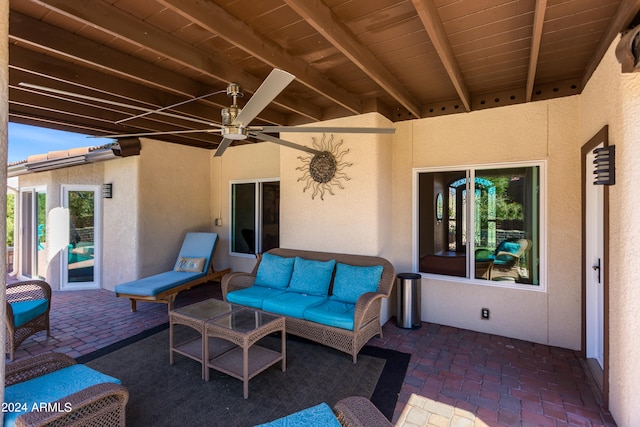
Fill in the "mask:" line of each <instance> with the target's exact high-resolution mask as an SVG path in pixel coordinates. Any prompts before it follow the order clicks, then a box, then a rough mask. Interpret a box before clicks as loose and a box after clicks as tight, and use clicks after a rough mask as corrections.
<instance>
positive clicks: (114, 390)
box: [5, 353, 129, 427]
mask: <svg viewBox="0 0 640 427" xmlns="http://www.w3.org/2000/svg"><path fill="white" fill-rule="evenodd" d="M75 364H76V361H75V360H74V359H73V358H72V357H70V356H67V355H65V354H61V353H46V354H41V355H38V356H34V357H31V358H28V359H23V360H19V361H17V362H14V363H10V364H8V365H7V367H6V375H5V390H7V388H8V387H10V386H12V385H14V384H18V383H21V382H24V381H28V380H31V379H34V378H37V377H41V376H43V375H47V374H50V373H52V372H55V371H58V370H60V369H63V368H66V367H69V366H72V365H75ZM128 400H129V392H128V391H127V389H126V388H125V387H124V386H122V385H120V384H115V383H111V382H105V383H101V384H96V385H92V386H90V387H87V388H85V389H83V390H81V391H79V392H76V393H73V394H71V395H69V396H67V397H65V398H62V399H60V400H58V401H56V402H49V403H50V405H51V407H52V408H65V409H64V410H62V411H59V412H58V411H56V412H47V411H35V412H27V413H24V414H22V415H20V416H19V417H18V418H17V419H16V422H15V425H16V426H17V427H19V426H45V425H46V426H88V427H94V426H95V427H107V426H108V427H113V426H124V425H125V407H126V405H127V402H128ZM66 408H71V409H70V410H68V411H67V409H66Z"/></svg>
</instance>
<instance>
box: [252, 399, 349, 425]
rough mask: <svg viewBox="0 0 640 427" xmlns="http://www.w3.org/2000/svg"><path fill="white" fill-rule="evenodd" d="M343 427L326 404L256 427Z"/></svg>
mask: <svg viewBox="0 0 640 427" xmlns="http://www.w3.org/2000/svg"><path fill="white" fill-rule="evenodd" d="M309 426H314V427H342V426H341V424H340V422H339V421H338V418H336V416H335V415H334V413H333V411H332V410H331V408H330V407H329V405H327V404H326V403H324V402H323V403H320V404H319V405H316V406H312V407H311V408H307V409H303V410H302V411H298V412H294V413H293V414H291V415H287V416H286V417H282V418H278V419H277V420H274V421H271V422H270V423H266V424H260V425H259V426H256V427H309Z"/></svg>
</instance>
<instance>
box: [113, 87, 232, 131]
mask: <svg viewBox="0 0 640 427" xmlns="http://www.w3.org/2000/svg"><path fill="white" fill-rule="evenodd" d="M220 93H226V89H225V90H218V91H215V92H211V93H208V94H206V95H201V96H197V97H195V98H191V99H187V100H185V101H182V102H177V103H175V104H171V105H167V106H166V107H162V108H158V109H157V110H149V111H147V112H145V113H140V114H137V115H135V116H131V117H127V118H124V119H121V120H117V121H116V122H115V123H116V124H118V125H119V124H120V123H124V122H128V121H129V120H133V119H139V118H140V117H144V116H148V115H149V114H158V113H160V112H162V111H164V110H170V109H172V108H175V107H179V106H181V105H184V104H188V103H190V102H193V101H198V100H199V99H204V98H208V97H210V96H212V95H218V94H220Z"/></svg>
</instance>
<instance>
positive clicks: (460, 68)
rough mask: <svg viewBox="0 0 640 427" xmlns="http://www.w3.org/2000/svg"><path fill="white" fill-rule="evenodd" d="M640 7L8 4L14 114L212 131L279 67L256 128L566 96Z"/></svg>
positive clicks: (623, 0) (46, 0)
mask: <svg viewBox="0 0 640 427" xmlns="http://www.w3.org/2000/svg"><path fill="white" fill-rule="evenodd" d="M639 9H640V0H315V1H311V0H144V1H141V0H10V15H9V21H10V22H9V33H10V34H9V42H10V47H9V63H10V64H9V65H10V69H9V80H10V88H9V98H10V101H9V118H10V120H11V121H14V122H20V123H27V124H34V125H38V126H45V127H51V128H56V129H63V130H70V131H74V132H81V133H85V134H91V135H98V136H100V135H106V134H113V133H131V132H143V131H169V130H189V129H201V128H207V127H208V126H207V124H208V123H220V121H221V119H220V114H221V108H224V107H228V106H229V105H230V99H229V98H228V97H227V95H226V92H225V89H226V86H227V84H228V83H229V82H235V83H238V84H239V85H240V86H241V87H242V89H243V91H244V93H245V96H244V98H243V99H242V100H241V102H240V105H241V106H242V105H243V102H246V100H247V99H249V97H250V96H251V94H252V93H253V92H255V91H256V89H257V88H258V87H259V85H260V84H261V82H262V81H263V79H264V78H265V77H266V76H267V75H268V74H269V72H270V71H271V70H272V69H273V68H281V69H283V70H286V71H288V72H290V73H292V74H294V75H295V76H296V80H295V81H294V82H293V83H291V84H290V85H289V86H288V87H287V89H286V90H285V91H284V92H283V93H282V94H281V95H279V96H278V97H277V98H276V99H275V101H274V102H273V103H272V104H271V105H270V106H269V107H268V108H266V109H265V110H263V111H262V113H260V114H259V116H258V117H257V118H256V119H255V122H254V123H251V124H275V125H299V124H305V123H310V122H316V121H321V120H326V119H331V118H336V117H345V116H350V115H354V114H360V113H366V112H372V111H377V112H379V113H381V114H383V115H385V116H386V117H388V118H389V119H391V120H392V121H401V120H410V119H415V118H424V117H431V116H436V115H442V114H453V113H465V112H468V111H473V110H478V109H483V108H491V107H496V106H504V105H509V104H517V103H522V102H530V101H536V100H542V99H548V98H553V97H559V96H568V95H573V94H577V93H580V92H581V91H582V89H583V87H584V85H585V84H586V82H587V81H588V79H589V77H590V76H591V74H592V73H593V71H594V69H595V67H596V66H597V65H598V63H599V62H600V60H601V58H602V57H603V55H604V53H605V51H606V49H607V48H608V47H609V45H610V44H611V42H612V41H613V40H614V39H615V37H616V36H617V35H618V34H619V33H620V32H621V31H623V30H625V29H626V28H627V27H628V26H629V25H630V24H631V23H632V21H633V20H634V17H635V16H636V14H637V13H638V10H639ZM21 83H28V84H30V85H37V86H42V87H46V88H51V89H55V90H59V91H62V92H59V93H55V92H51V91H42V90H39V89H35V88H33V87H26V86H24V85H21ZM65 92H73V93H76V94H80V95H84V98H79V97H71V96H69V95H67V94H65ZM215 92H220V93H216V94H213V95H210V96H207V97H204V98H203V99H200V100H194V101H192V102H188V103H185V104H182V105H180V106H177V107H174V108H172V109H170V110H167V111H166V112H170V113H173V114H171V115H158V114H152V115H146V116H143V117H140V118H137V119H135V120H129V121H126V122H122V123H118V122H119V121H120V120H123V119H126V118H129V117H131V116H134V115H137V114H140V112H142V111H144V110H148V109H157V108H161V107H164V106H168V105H173V104H176V103H180V102H182V101H186V100H189V99H192V98H196V97H200V96H203V95H207V94H210V93H215ZM95 98H97V99H104V100H107V101H109V102H108V103H104V102H98V101H97V100H96V99H95ZM186 117H189V118H190V119H187V118H186ZM191 119H195V120H191ZM159 138H160V137H159ZM161 139H163V140H167V141H170V142H176V143H180V144H186V145H191V146H195V147H202V148H207V149H213V148H215V147H216V146H217V144H218V143H219V141H220V137H219V136H218V135H215V134H211V133H201V134H185V135H170V136H163V137H161Z"/></svg>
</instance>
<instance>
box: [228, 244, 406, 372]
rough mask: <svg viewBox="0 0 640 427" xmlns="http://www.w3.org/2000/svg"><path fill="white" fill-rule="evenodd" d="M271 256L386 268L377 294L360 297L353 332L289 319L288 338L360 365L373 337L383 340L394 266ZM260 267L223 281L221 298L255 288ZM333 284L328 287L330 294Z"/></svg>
mask: <svg viewBox="0 0 640 427" xmlns="http://www.w3.org/2000/svg"><path fill="white" fill-rule="evenodd" d="M268 253H270V254H273V255H278V256H281V257H286V258H293V257H296V256H299V257H301V258H304V259H309V260H316V261H329V260H332V259H333V260H335V261H336V262H339V263H344V264H350V265H357V266H374V265H381V266H382V267H383V271H382V277H381V278H380V283H379V285H378V290H377V292H367V293H365V294H363V295H361V296H360V298H359V299H358V302H357V303H356V307H355V315H354V322H353V330H347V329H341V328H336V327H332V326H327V325H322V324H320V323H316V322H311V321H309V320H304V319H297V318H293V317H286V321H285V323H286V330H287V333H288V334H293V335H297V336H299V337H303V338H306V339H309V340H312V341H315V342H318V343H320V344H323V345H326V346H328V347H332V348H335V349H336V350H340V351H343V352H345V353H347V354H350V355H351V356H352V357H353V363H356V362H357V361H358V353H359V352H360V350H361V349H362V347H364V345H365V344H366V343H367V342H368V341H369V340H370V339H371V338H373V337H374V336H376V335H379V336H380V337H381V338H382V325H381V324H380V308H381V306H382V299H383V298H388V297H389V296H390V295H391V289H392V288H393V283H394V280H395V269H394V267H393V265H392V264H391V263H390V262H389V261H387V260H386V259H384V258H380V257H374V256H365V255H350V254H339V253H331V252H314V251H303V250H296V249H283V248H277V249H271V250H270V251H268ZM259 265H260V257H258V262H257V263H256V265H255V267H254V268H253V271H252V272H251V273H230V274H227V275H226V276H224V278H223V279H222V284H221V285H222V297H223V298H224V299H225V301H226V300H227V294H228V293H229V292H231V291H234V290H238V289H243V288H248V287H250V286H253V283H254V281H255V278H256V273H257V271H258V267H259ZM332 287H333V280H332V283H331V286H330V287H329V293H331V290H332Z"/></svg>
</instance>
